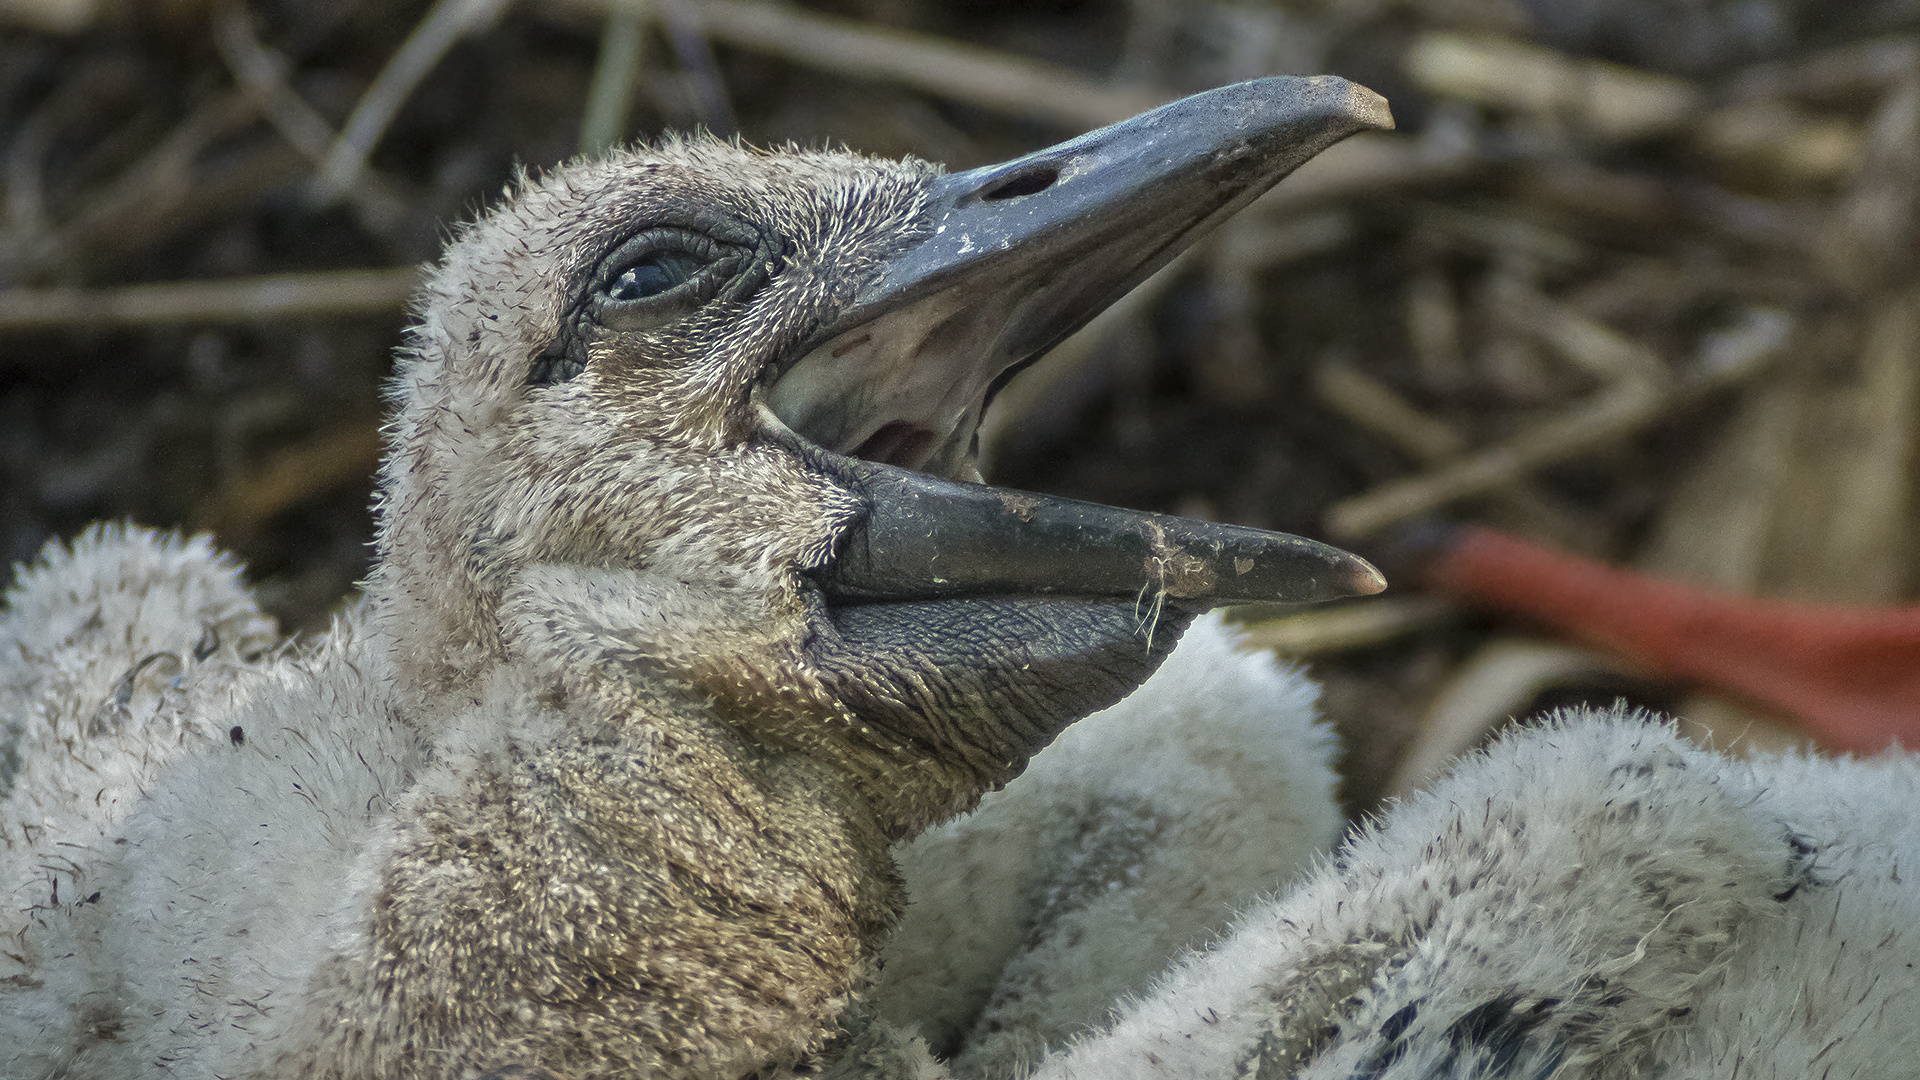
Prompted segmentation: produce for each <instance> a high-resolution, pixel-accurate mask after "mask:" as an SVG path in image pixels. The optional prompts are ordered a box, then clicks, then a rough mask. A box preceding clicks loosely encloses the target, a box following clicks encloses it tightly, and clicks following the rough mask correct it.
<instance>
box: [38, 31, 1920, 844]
mask: <svg viewBox="0 0 1920 1080" xmlns="http://www.w3.org/2000/svg"><path fill="white" fill-rule="evenodd" d="M1315 73H1332V74H1338V75H1343V76H1346V77H1348V78H1351V79H1354V80H1356V81H1359V82H1361V83H1364V84H1366V85H1368V86H1370V87H1372V88H1374V89H1375V90H1378V91H1380V92H1381V93H1383V94H1385V95H1386V96H1387V97H1388V98H1389V99H1390V101H1391V103H1392V107H1393V111H1394V114H1395V116H1396V118H1397V120H1398V124H1399V130H1397V131H1396V132H1393V133H1390V134H1379V135H1367V136H1362V137H1358V138H1355V139H1352V140H1350V141H1349V142H1347V143H1345V144H1342V145H1341V146H1339V147H1336V148H1335V149H1334V150H1333V151H1331V152H1329V153H1327V154H1326V155H1324V156H1323V157H1322V158H1321V159H1319V160H1317V161H1316V162H1314V163H1312V164H1311V165H1309V166H1308V167H1307V168H1306V169H1303V170H1302V171H1301V172H1300V173H1299V174H1298V175H1296V176H1295V177H1294V178H1293V179H1291V180H1289V181H1287V182H1286V183H1284V184H1282V185H1281V187H1280V188H1279V189H1277V190H1276V191H1275V192H1274V193H1273V194H1272V195H1270V196H1268V197H1266V198H1265V199H1263V200H1262V201H1260V202H1259V203H1257V204H1255V206H1254V207H1253V208H1252V209H1250V210H1249V211H1248V212H1246V213H1245V214H1243V215H1241V217H1240V218H1238V219H1237V220H1235V221H1234V222H1232V223H1231V224H1230V225H1229V226H1227V227H1226V228H1225V229H1223V230H1222V231H1220V232H1219V233H1217V234H1216V235H1215V236H1214V237H1213V238H1212V239H1211V240H1209V241H1207V242H1205V243H1203V244H1202V245H1201V246H1200V247H1198V248H1197V249H1196V250H1194V251H1193V252H1191V253H1189V254H1188V255H1187V256H1185V257H1183V258H1182V259H1181V260H1180V261H1179V262H1177V263H1176V264H1175V265H1173V266H1172V267H1170V268H1169V269H1168V270H1167V271H1165V272H1163V273H1162V274H1160V275H1158V276H1157V277H1156V278H1154V279H1153V280H1151V281H1150V282H1148V283H1147V284H1146V285H1145V286H1144V287H1143V288H1142V289H1141V290H1140V291H1139V292H1137V293H1136V294H1135V295H1134V296H1132V297H1130V298H1128V299H1127V300H1126V301H1123V302H1122V303H1121V304H1120V305H1119V306H1118V307H1117V308H1116V309H1115V310H1114V311H1112V312H1110V313H1109V314H1108V315H1107V316H1105V317H1103V318H1102V319H1101V320H1100V321H1098V322H1097V323H1095V324H1094V325H1093V326H1091V327H1089V328H1088V330H1087V331H1085V332H1083V333H1082V334H1081V335H1079V336H1078V337H1076V338H1075V339H1074V340H1073V341H1071V342H1069V343H1067V345H1065V346H1063V347H1062V348H1061V349H1060V350H1059V351H1058V353H1057V354H1056V355H1055V356H1054V357H1053V358H1051V359H1050V360H1049V361H1048V362H1046V363H1045V364H1043V365H1042V366H1040V367H1038V368H1036V369H1035V370H1034V371H1032V372H1030V373H1029V374H1028V375H1026V376H1024V377H1023V378H1022V379H1021V380H1020V381H1018V382H1016V383H1015V384H1013V386H1012V387H1011V388H1010V389H1009V391H1008V392H1007V394H1006V395H1004V396H1003V400H1002V403H1001V406H1000V407H999V408H998V411H997V413H996V415H995V416H994V417H993V418H992V421H991V425H990V430H989V432H988V434H989V436H990V440H989V453H990V462H991V464H990V471H989V476H990V477H991V478H992V479H994V480H995V481H997V482H999V483H1004V484H1010V485H1013V486H1019V487H1026V488H1033V489H1038V490H1046V491H1052V492H1057V493H1062V494H1067V495H1072V496H1077V497H1081V498H1088V499H1095V500H1099V501H1102V502H1109V503H1116V504H1122V505H1128V506H1136V507H1142V508H1148V509H1155V510H1166V511H1174V512H1178V513H1182V514H1187V515H1192V516H1204V517H1210V518H1216V519H1221V520H1230V521H1236V522H1242V523H1247V524H1252V525H1258V526H1264V527H1269V528H1278V529H1284V530H1287V531H1291V532H1298V533H1304V534H1307V535H1312V536H1316V537H1320V538H1324V539H1328V540H1331V541H1333V542H1336V543H1340V544H1343V545H1346V546H1349V547H1353V548H1355V549H1356V550H1359V551H1362V552H1363V553H1372V552H1375V551H1376V550H1380V549H1384V548H1385V547H1386V546H1388V542H1389V540H1391V538H1393V537H1395V536H1396V535H1397V534H1398V533H1399V532H1400V531H1401V530H1403V529H1404V528H1405V527H1406V526H1407V525H1408V524H1409V523H1411V522H1417V521H1422V520H1426V519H1428V518H1431V517H1435V516H1445V517H1448V518H1450V519H1453V520H1459V521H1472V522H1482V523H1487V524H1490V525H1494V526H1497V527H1500V528H1502V529H1505V530H1507V531H1510V532H1513V533H1516V534H1519V535H1521V536H1525V537H1530V538H1533V539H1535V540H1538V541H1541V542H1543V543H1549V544H1552V545H1555V546H1557V547H1560V548H1564V549H1567V550H1571V551H1576V552H1580V553H1584V554H1587V555H1592V556H1595V557H1598V558H1601V559H1604V560H1606V561H1609V562H1612V563H1617V564H1623V565H1629V566H1635V567H1639V568H1642V569H1645V570H1648V571H1650V572H1655V573H1659V574H1663V575H1667V576H1670V577H1676V578H1680V579H1686V580H1692V581H1696V582H1701V583H1705V584H1710V585H1714V586H1717V587H1720V588H1725V589H1729V590H1734V591H1737V592H1741V593H1746V594H1751V595H1758V596H1770V597H1782V598H1791V599H1816V600H1824V601H1844V602H1849V603H1861V604H1891V603H1900V602H1903V601H1907V600H1909V599H1910V598H1911V597H1912V595H1913V592H1914V584H1915V569H1916V566H1915V563H1916V559H1917V558H1920V546H1916V545H1915V544H1914V543H1913V541H1912V538H1913V537H1914V536H1915V535H1916V528H1915V526H1916V524H1920V522H1917V521H1916V509H1915V501H1914V495H1915V491H1914V457H1915V442H1916V437H1917V436H1920V431H1916V405H1917V404H1920V385H1917V384H1920V275H1917V273H1916V271H1917V269H1920V215H1917V213H1916V193H1917V190H1920V0H1851V2H1849V3H1832V2H1823V3H1816V2H1812V0H1291V2H1283V0H1270V2H1264V3H1262V2H1254V0H1233V2H1229V0H1131V2H1099V0H1039V2H1035V0H971V2H951V0H841V2H836V3H819V4H795V3H772V2H756V0H518V2H512V0H440V2H439V3H427V2H422V0H255V2H251V3H240V2H220V0H0V555H4V557H5V561H7V562H9V563H11V562H17V561H19V560H23V559H28V558H30V557H31V556H32V555H33V553H34V552H35V551H36V550H37V549H38V548H39V547H40V546H41V545H42V544H43V543H44V542H45V541H46V540H47V539H49V538H51V537H67V536H71V535H73V534H74V533H75V532H77V531H78V530H79V529H80V528H82V527H83V526H84V525H85V524H86V523H88V522H90V521H93V520H96V519H103V518H104V519H132V520H134V521H137V522H141V523H144V524H149V525H155V526H165V527H173V528H179V529H184V530H210V531H212V532H214V533H215V534H216V535H217V536H218V538H219V541H220V543H221V544H223V545H224V546H226V547H228V548H229V549H231V550H233V551H234V552H236V553H237V554H238V555H239V556H240V557H241V558H242V559H244V560H245V562H246V563H247V565H248V567H249V569H250V573H251V574H252V576H253V578H254V579H255V580H256V581H257V583H258V588H259V590H260V592H261V594H262V595H263V597H264V599H265V601H266V603H267V604H268V606H269V607H270V608H271V609H272V610H273V612H274V613H275V614H276V615H277V616H278V617H279V618H280V619H281V621H282V623H283V625H284V626H285V627H286V628H287V629H288V630H290V631H292V632H296V633H310V632H313V631H315V630H317V629H321V628H324V626H325V625H326V621H327V618H328V615H329V613H330V612H331V611H333V610H334V609H335V608H336V607H337V606H338V605H339V604H340V603H341V602H342V600H343V598H345V597H347V596H349V595H350V594H351V593H352V591H353V589H354V583H355V582H356V581H357V580H358V579H359V578H360V576H361V575H362V574H363V573H364V572H365V570H366V567H367V560H368V555H369V552H368V547H367V542H368V538H369V534H370V529H371V523H370V519H369V515H368V510H367V507H368V505H369V502H370V499H371V487H370V482H369V476H370V473H371V471H372V469H373V467H374V465H375V463H376V461H377V459H378V456H379V453H380V442H379V432H378V428H379V423H380V418H381V413H382V408H383V402H382V398H381V393H382V385H383V380H384V379H385V377H386V375H387V373H388V371H389V367H390V353H391V350H392V347H393V345H394V344H395V342H396V341H397V340H398V339H399V336H400V334H401V331H402V328H403V327H404V325H405V323H406V319H407V314H406V298H407V295H408V293H409V292H410V290H411V289H412V288H413V286H414V284H415V283H416V281H417V280H418V278H417V270H416V267H418V266H419V265H420V264H421V263H423V262H424V261H427V260H430V259H432V258H433V257H434V255H435V253H436V251H437V248H438V246H439V244H440V242H441V239H442V237H443V236H444V235H445V230H446V227H447V224H448V223H449V222H452V221H457V220H459V219H462V218H466V217H470V216H472V215H473V214H474V213H475V212H476V211H477V210H478V209H479V208H480V207H483V206H485V205H487V204H488V203H489V201H490V200H492V199H494V198H495V197H497V195H498V193H499V192H500V191H501V190H502V189H503V187H504V186H505V185H507V184H508V183H509V182H510V179H511V177H512V176H513V174H514V171H515V170H516V169H517V168H521V167H530V168H536V169H537V168H541V167H545V166H548V165H551V164H553V163H556V162H560V161H563V160H565V159H567V158H569V157H571V156H573V155H575V154H577V153H579V152H581V150H582V148H583V147H592V146H595V145H600V144H603V143H604V142H606V141H608V140H614V141H622V140H628V139H635V138H647V137H650V136H652V135H654V134H656V133H658V132H660V131H663V130H668V129H691V128H696V127H699V128H705V129H707V130H710V131H714V132H716V133H720V134H724V135H729V136H731V135H735V134H737V135H739V136H741V137H743V138H745V139H748V140H750V141H752V142H755V143H760V144H774V143H780V142H785V141H789V140H791V141H795V142H799V143H806V144H819V143H824V142H831V143H837V144H843V145H846V146H850V147H853V148H855V149H859V150H863V151H869V152H872V153H876V154H885V155H914V156H918V157H922V158H927V159H930V160H934V161H940V162H944V163H947V164H949V165H951V166H953V167H956V168H964V167H970V166H973V165H978V164H983V163H987V162H992V161H997V160H1001V159H1003V158H1006V157H1010V156H1012V155H1015V154H1017V153H1020V152H1023V151H1025V150H1028V149H1032V148H1035V147H1038V146H1042V145H1046V144H1048V143H1052V142H1055V141H1058V140H1060V139H1062V138H1065V137H1067V136H1070V135H1072V134H1076V133H1078V132H1080V131H1082V130H1085V129H1087V128H1090V127H1094V126H1098V125H1100V124H1103V123H1107V122H1110V121H1113V120H1117V119H1121V118H1123V117H1125V116H1127V115H1130V114H1132V113H1134V112H1137V111H1140V110H1141V109H1144V108H1147V107H1150V106H1152V105H1154V104H1157V103H1159V102H1161V101H1164V100H1168V99H1170V98H1173V97H1177V96H1180V95H1183V94H1186V93H1191V92H1194V91H1197V90H1201V89H1205V88H1208V87H1212V86H1217V85H1220V84H1224V83H1228V82H1233V81H1237V80H1241V79H1247V78H1254V77H1259V76H1263V75H1270V74H1315ZM1247 618H1248V619H1249V621H1250V625H1252V627H1253V632H1254V634H1255V637H1256V640H1258V641H1260V642H1261V643H1263V644H1265V645H1267V646H1269V647H1273V648H1276V649H1277V650H1279V651H1280V652H1282V653H1283V654H1285V655H1289V656H1297V657H1301V658H1303V659H1304V661H1305V662H1308V663H1310V664H1311V665H1312V666H1313V668H1314V670H1315V672H1316V674H1318V675H1320V676H1321V678H1322V679H1323V680H1324V681H1325V682H1326V684H1327V688H1328V690H1327V710H1328V713H1329V715H1330V717H1331V718H1332V719H1333V721H1334V722H1335V723H1336V725H1337V726H1339V727H1340V729H1341V731H1342V734H1343V736H1344V738H1345V740H1346V743H1347V745H1348V747H1349V757H1348V761H1347V764H1346V767H1345V773H1346V777H1347V785H1348V787H1347V791H1346V792H1345V795H1346V798H1347V801H1348V804H1349V806H1350V808H1352V809H1355V810H1364V809H1366V808H1368V807H1370V806H1372V805H1375V803H1376V802H1377V800H1378V799H1379V798H1380V797H1381V796H1382V795H1383V794H1386V793H1389V792H1391V791H1393V790H1397V789H1400V788H1404V787H1405V786H1406V785H1408V784H1410V783H1415V782H1417V781H1418V780H1419V778H1420V776H1421V775H1422V773H1421V770H1422V769H1430V767H1431V765H1432V762H1431V761H1429V760H1427V759H1431V758H1433V757H1434V755H1435V753H1436V751H1435V750H1434V747H1433V746H1432V745H1429V744H1432V743H1433V742H1434V740H1435V739H1440V741H1441V742H1442V743H1446V745H1447V746H1452V744H1453V743H1460V742H1461V741H1462V740H1466V741H1471V739H1472V738H1477V737H1478V736H1477V735H1475V734H1473V732H1475V731H1479V730H1481V729H1482V728H1484V727H1486V726H1488V725H1491V724H1494V723H1497V722H1498V718H1500V717H1504V716H1507V715H1525V714H1526V713H1528V712H1531V711H1533V710H1536V709H1538V708H1540V707H1542V706H1544V705H1547V704H1553V703H1558V702H1562V701H1567V700H1579V699H1595V700H1600V701H1610V700H1612V699H1613V698H1614V697H1615V696H1616V695H1625V696H1627V697H1628V698H1629V699H1630V700H1632V701H1635V702H1640V703H1645V704H1649V705H1654V706H1659V707H1681V708H1684V709H1685V711H1686V712H1687V714H1688V715H1689V716H1692V717H1694V718H1696V719H1699V720H1702V721H1704V722H1706V723H1707V724H1708V725H1709V726H1710V727H1712V728H1713V729H1714V730H1716V731H1718V732H1720V733H1721V735H1720V736H1718V737H1719V738H1721V739H1722V741H1723V742H1724V741H1727V740H1736V739H1741V738H1750V739H1753V740H1755V741H1765V740H1772V741H1775V742H1778V741H1791V740H1792V739H1793V738H1794V735H1793V733H1792V732H1791V730H1790V729H1784V728H1781V729H1776V728H1774V727H1772V726H1771V725H1772V722H1773V720H1774V719H1777V718H1768V717H1764V716H1760V715H1757V714H1755V713H1753V712H1751V711H1750V710H1749V709H1748V708H1747V707H1745V706H1740V705H1735V704H1732V703H1729V702H1725V701H1720V700H1718V699H1714V698H1711V697H1699V696H1690V695H1689V693H1688V691H1686V690H1685V689H1684V688H1682V687H1678V686H1674V685H1669V684H1665V683H1662V682H1661V681H1659V680H1657V679H1653V678H1650V677H1648V676H1646V675H1644V674H1642V673H1638V672H1636V671H1635V670H1633V669H1632V668H1631V667H1629V666H1626V665H1622V664H1620V663H1617V662H1614V661H1609V660H1606V659H1604V658H1602V657H1599V656H1597V655H1594V654H1590V653H1585V652H1580V651H1576V650H1572V649H1569V648H1567V647H1565V646H1561V645H1557V644H1551V643H1548V642H1546V641H1544V640H1542V639H1540V638H1537V637H1534V636H1532V635H1530V634H1527V633H1525V632H1524V631H1522V630H1516V629H1513V628H1511V627H1509V626H1507V625H1506V624H1504V623H1500V622H1497V621H1495V620H1493V619H1491V618H1489V617H1487V616H1484V615H1476V614H1472V613H1470V612H1467V611H1465V610H1463V609H1461V608H1459V607H1456V606H1454V605H1452V604H1449V603H1446V602H1442V601H1437V600H1434V599H1432V598H1428V597H1422V596H1420V595H1417V594H1411V593H1402V592H1400V591H1397V590H1396V591H1390V592H1389V593H1388V594H1387V595H1386V596H1384V597H1381V598H1378V599H1375V600H1370V601H1367V602H1364V603H1360V604H1355V605H1350V606H1348V607H1344V608H1336V609H1329V610H1326V611H1317V612H1313V613H1308V614H1304V615H1297V616H1293V615H1286V614H1285V613H1276V612H1253V613H1248V614H1247ZM1462 717H1465V719H1462ZM1476 724H1478V725H1480V728H1476V727H1475V725H1476ZM1449 725H1451V727H1449ZM1442 728H1446V729H1447V730H1449V731H1452V732H1453V734H1449V735H1445V736H1437V735H1435V734H1434V732H1435V731H1437V730H1439V729H1442ZM1460 731H1466V732H1468V734H1466V735H1461V734H1459V732H1460ZM1447 740H1452V742H1447ZM1456 748H1457V747H1456ZM1423 755H1424V756H1423ZM1423 762H1425V763H1424V764H1423Z"/></svg>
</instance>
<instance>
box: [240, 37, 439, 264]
mask: <svg viewBox="0 0 1920 1080" xmlns="http://www.w3.org/2000/svg"><path fill="white" fill-rule="evenodd" d="M214 43H215V45H216V46H217V47H218V48H219V50H220V59H221V60H223V61H224V62H225V63H226V65H227V70H228V71H230V72H232V74H233V78H234V81H235V82H237V83H239V84H240V87H241V88H242V89H243V90H245V91H246V92H247V94H248V95H249V96H250V97H251V99H252V100H253V103H254V106H255V107H256V108H258V109H259V111H260V115H261V116H263V117H265V118H266V121H267V123H269V124H271V125H273V129H274V130H275V131H277V132H279V133H280V137H281V138H283V139H285V140H286V141H287V144H288V145H289V146H292V147H293V148H294V149H295V150H298V151H300V153H301V154H302V155H304V156H305V157H306V158H307V160H309V161H312V162H316V163H318V162H320V161H323V160H325V158H326V156H327V153H328V150H329V148H330V147H331V146H332V145H333V144H334V141H335V139H336V138H337V134H336V133H335V132H334V130H333V125H332V124H330V123H328V122H327V119H326V117H324V116H322V115H320V112H319V110H317V109H315V108H314V107H313V106H311V105H309V104H307V101H306V99H305V98H303V97H301V96H300V95H299V93H297V92H296V91H295V90H294V89H293V87H291V86H289V85H287V72H288V71H289V70H290V69H291V68H292V66H293V65H292V64H291V63H290V62H289V61H288V60H287V58H286V57H284V56H282V55H280V54H279V53H277V52H275V51H273V50H272V49H270V48H268V47H267V46H266V45H265V44H264V43H263V42H261V40H260V39H259V38H258V37H256V36H255V35H254V32H253V23H252V20H251V19H250V18H249V16H248V15H247V12H246V9H245V8H243V7H240V6H238V5H235V6H231V7H228V8H226V9H225V10H224V11H223V12H222V13H221V15H220V17H219V19H218V24H217V26H216V27H215V31H214ZM347 197H348V198H349V199H351V200H352V202H353V208H354V211H355V212H356V213H357V214H358V215H359V218H360V223H361V224H362V225H364V226H366V228H367V230H368V231H369V232H372V233H375V234H376V235H382V236H384V235H387V234H389V233H391V232H392V231H393V230H394V228H395V227H397V226H398V225H399V223H400V221H401V220H402V219H403V218H404V217H405V216H406V212H407V211H406V204H405V202H404V200H402V199H401V198H400V197H399V196H398V195H397V194H395V193H394V190H393V185H392V184H391V183H389V182H388V181H387V180H386V179H385V178H384V177H381V176H379V175H378V174H376V173H374V172H373V171H372V170H371V169H369V168H367V167H366V166H365V165H364V164H363V165H362V167H361V174H360V178H359V182H358V183H355V184H354V185H352V187H351V189H350V190H349V191H348V193H347Z"/></svg>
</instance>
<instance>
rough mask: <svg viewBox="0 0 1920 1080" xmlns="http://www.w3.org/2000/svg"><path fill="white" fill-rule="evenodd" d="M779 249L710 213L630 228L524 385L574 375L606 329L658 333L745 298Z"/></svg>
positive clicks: (769, 270)
mask: <svg viewBox="0 0 1920 1080" xmlns="http://www.w3.org/2000/svg"><path fill="white" fill-rule="evenodd" d="M781 246H782V245H781V242H780V240H779V239H778V238H777V237H773V236H770V235H768V234H766V233H765V232H763V231H762V230H760V229H758V228H756V227H754V226H752V225H750V224H748V223H746V222H743V221H738V220H733V219H728V218H724V217H722V216H720V215H717V214H699V215H693V220H692V222H691V223H690V224H677V225H665V224H660V225H652V226H649V227H646V228H643V229H641V230H640V231H638V232H635V233H633V234H632V235H630V236H628V237H627V238H626V239H624V240H622V241H620V242H619V243H617V244H615V245H614V246H613V247H612V248H611V249H610V250H608V251H607V253H606V254H605V255H602V256H601V257H600V262H599V263H598V264H597V265H596V266H595V267H594V269H593V274H592V276H591V277H590V278H588V279H587V281H586V282H585V285H584V287H583V288H581V289H580V291H579V292H577V293H576V294H575V295H574V300H573V304H572V306H571V307H570V308H569V310H568V311H567V313H566V315H565V317H564V319H563V320H562V329H561V332H560V335H559V337H558V338H556V339H555V340H554V341H553V342H552V343H551V344H550V345H548V346H547V347H546V348H545V349H543V350H541V352H540V353H539V355H537V356H535V357H534V358H533V363H532V365H531V366H530V367H529V368H528V371H527V382H528V383H530V384H532V385H534V386H552V385H555V384H557V383H563V382H566V381H567V380H568V379H571V378H573V377H574V376H575V375H578V374H580V372H582V371H584V370H586V367H587V364H588V363H589V358H590V353H591V346H592V345H593V343H594V341H595V340H596V339H598V338H600V337H601V336H602V334H603V333H604V332H606V331H612V332H614V333H618V334H627V333H636V332H645V331H650V330H659V329H661V328H663V327H667V326H670V325H672V324H673V323H674V322H676V321H677V320H679V319H681V318H682V317H684V316H686V315H688V314H691V313H692V312H694V311H697V310H699V309H700V308H701V307H703V306H705V305H707V304H708V303H711V302H714V301H726V302H729V303H737V302H741V301H744V300H746V299H747V298H748V297H750V296H752V295H753V294H754V292H755V291H756V290H757V289H759V288H760V286H761V285H763V284H765V283H766V281H767V279H768V278H769V277H771V276H772V275H773V274H774V273H775V272H776V270H777V268H778V266H779V264H780V258H779V254H778V253H779V251H780V249H781ZM636 355H638V354H636Z"/></svg>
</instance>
